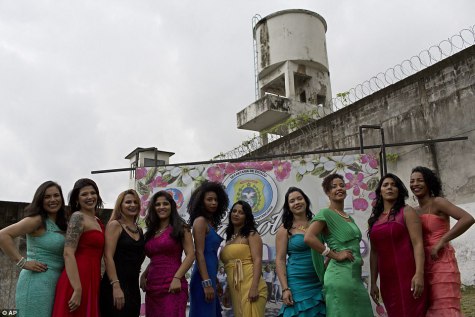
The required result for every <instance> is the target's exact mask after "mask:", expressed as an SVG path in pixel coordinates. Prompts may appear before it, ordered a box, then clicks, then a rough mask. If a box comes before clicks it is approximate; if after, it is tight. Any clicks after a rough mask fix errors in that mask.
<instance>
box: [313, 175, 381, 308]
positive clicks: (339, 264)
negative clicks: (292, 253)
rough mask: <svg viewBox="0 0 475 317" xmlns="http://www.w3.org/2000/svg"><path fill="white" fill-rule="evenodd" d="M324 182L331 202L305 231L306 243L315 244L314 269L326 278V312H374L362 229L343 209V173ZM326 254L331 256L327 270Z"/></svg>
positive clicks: (321, 276)
mask: <svg viewBox="0 0 475 317" xmlns="http://www.w3.org/2000/svg"><path fill="white" fill-rule="evenodd" d="M322 186H323V190H324V191H325V193H326V194H327V196H328V198H329V199H330V206H329V207H328V208H324V209H322V210H320V212H319V213H318V214H317V215H316V216H315V217H314V218H313V220H312V224H311V225H310V227H309V228H308V230H307V232H306V233H305V243H306V244H307V245H309V246H310V247H311V248H312V258H313V264H314V266H315V271H316V272H317V274H318V276H319V278H320V279H321V280H323V291H324V294H325V301H326V305H327V316H329V317H340V316H341V317H346V316H351V317H368V316H374V314H373V310H372V308H371V302H370V299H369V295H368V292H367V291H366V289H365V287H364V285H363V282H362V280H361V266H362V258H361V254H360V241H361V231H360V229H359V228H358V226H357V225H356V224H355V221H354V220H353V218H351V217H350V216H349V215H347V214H346V213H345V212H344V210H343V207H344V201H345V198H346V189H345V182H344V180H343V177H342V176H341V175H339V174H330V175H328V176H327V177H325V178H324V180H323V183H322ZM324 243H325V244H324ZM323 256H327V257H328V258H329V263H328V266H327V267H326V270H325V266H324V259H323Z"/></svg>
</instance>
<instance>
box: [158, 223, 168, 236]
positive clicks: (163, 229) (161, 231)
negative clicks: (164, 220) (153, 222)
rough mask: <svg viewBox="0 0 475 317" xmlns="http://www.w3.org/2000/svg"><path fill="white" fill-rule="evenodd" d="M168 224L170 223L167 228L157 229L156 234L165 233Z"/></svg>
mask: <svg viewBox="0 0 475 317" xmlns="http://www.w3.org/2000/svg"><path fill="white" fill-rule="evenodd" d="M168 226H169V225H167V226H166V227H165V228H162V229H160V230H157V231H156V232H155V235H156V236H159V235H161V234H162V233H163V231H165V230H167V228H168Z"/></svg>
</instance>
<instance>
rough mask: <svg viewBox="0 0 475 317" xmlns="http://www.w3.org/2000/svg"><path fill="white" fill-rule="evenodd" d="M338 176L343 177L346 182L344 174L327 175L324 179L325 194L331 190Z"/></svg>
mask: <svg viewBox="0 0 475 317" xmlns="http://www.w3.org/2000/svg"><path fill="white" fill-rule="evenodd" d="M336 178H338V179H341V180H342V181H343V183H344V182H345V179H344V178H343V176H341V175H340V174H337V173H333V174H330V175H327V176H326V177H325V178H324V179H323V182H322V188H323V191H324V192H325V194H326V193H328V192H330V190H331V189H332V182H333V180H334V179H336Z"/></svg>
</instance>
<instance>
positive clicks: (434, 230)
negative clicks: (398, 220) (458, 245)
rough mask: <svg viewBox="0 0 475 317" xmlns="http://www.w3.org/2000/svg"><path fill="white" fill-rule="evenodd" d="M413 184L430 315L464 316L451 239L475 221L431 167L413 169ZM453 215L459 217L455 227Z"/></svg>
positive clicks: (445, 316) (429, 316)
mask: <svg viewBox="0 0 475 317" xmlns="http://www.w3.org/2000/svg"><path fill="white" fill-rule="evenodd" d="M410 186H411V191H412V193H413V194H414V196H416V198H417V201H418V202H419V207H418V212H419V217H420V218H421V222H422V234H423V239H424V249H425V277H426V281H427V284H428V285H427V286H428V290H429V309H428V311H427V315H426V317H432V316H437V317H460V316H462V313H461V312H460V298H461V294H460V284H461V283H460V271H459V269H458V266H457V260H456V259H455V250H454V248H453V247H452V246H451V245H450V243H449V241H451V240H452V239H454V238H456V237H458V236H459V235H461V234H462V233H464V232H465V231H467V230H468V228H470V226H472V225H473V223H474V221H475V220H474V219H473V217H472V216H471V215H470V214H469V213H468V212H466V211H465V210H463V209H461V208H459V207H457V206H455V205H453V204H452V203H451V202H449V201H448V200H447V199H445V198H442V197H441V195H442V185H441V183H440V180H439V178H438V177H437V175H436V174H435V173H434V172H433V171H431V170H430V169H428V168H427V167H422V166H418V167H416V168H414V169H413V170H412V173H411V182H410ZM450 217H452V218H454V219H456V220H457V223H456V224H455V225H454V226H453V227H452V229H451V228H450Z"/></svg>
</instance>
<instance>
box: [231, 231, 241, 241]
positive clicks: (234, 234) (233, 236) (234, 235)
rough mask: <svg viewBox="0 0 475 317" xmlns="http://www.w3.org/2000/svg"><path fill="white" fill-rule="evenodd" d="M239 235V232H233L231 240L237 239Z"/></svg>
mask: <svg viewBox="0 0 475 317" xmlns="http://www.w3.org/2000/svg"><path fill="white" fill-rule="evenodd" d="M238 236H240V234H239V233H233V234H232V235H231V241H232V240H234V239H236V238H237V237H238Z"/></svg>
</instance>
